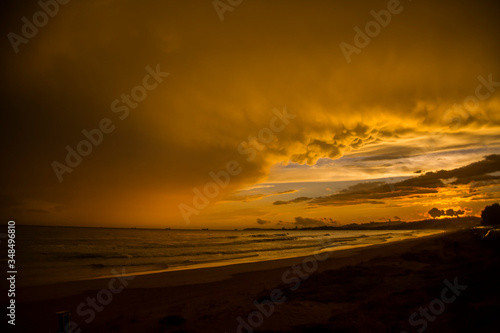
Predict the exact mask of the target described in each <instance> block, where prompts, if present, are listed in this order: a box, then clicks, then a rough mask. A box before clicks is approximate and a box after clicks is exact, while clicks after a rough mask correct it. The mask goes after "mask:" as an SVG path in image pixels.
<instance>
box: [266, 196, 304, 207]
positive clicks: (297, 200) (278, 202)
mask: <svg viewBox="0 0 500 333" xmlns="http://www.w3.org/2000/svg"><path fill="white" fill-rule="evenodd" d="M311 199H312V198H309V197H298V198H295V199H292V200H288V201H280V200H278V201H275V202H273V205H288V204H291V203H299V202H303V201H308V200H311Z"/></svg>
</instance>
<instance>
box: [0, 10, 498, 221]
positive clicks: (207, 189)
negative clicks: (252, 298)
mask: <svg viewBox="0 0 500 333" xmlns="http://www.w3.org/2000/svg"><path fill="white" fill-rule="evenodd" d="M61 2H62V3H64V1H62V0H61ZM46 3H47V5H43V6H42V5H41V4H40V3H38V2H36V1H14V0H7V1H4V2H3V3H2V4H1V7H2V9H1V20H0V21H1V23H0V26H1V29H2V32H3V34H4V36H5V37H4V38H3V42H2V44H1V47H2V52H1V66H2V80H1V85H2V89H1V101H2V104H3V106H2V110H3V112H2V113H3V120H2V122H1V136H2V138H1V143H0V144H1V147H2V157H3V160H2V172H1V176H0V182H1V187H0V198H1V200H0V216H1V218H2V220H5V221H6V220H15V221H16V222H17V223H18V224H39V225H64V226H73V225H74V226H110V227H152V228H165V227H171V228H207V227H208V228H225V229H228V228H229V229H233V228H246V227H266V228H275V227H294V226H299V227H302V226H319V225H342V224H347V223H362V222H369V221H378V222H382V221H388V220H392V221H395V220H404V221H411V220H418V219H423V218H429V217H430V215H429V214H428V211H429V210H431V209H432V208H437V209H438V210H443V211H446V210H449V209H452V212H454V213H453V214H455V212H458V213H460V214H458V213H457V215H460V216H465V215H479V214H480V212H481V210H482V209H483V208H484V207H485V206H486V205H489V204H492V203H494V202H499V201H500V182H499V179H500V178H499V177H500V157H499V156H500V134H499V133H500V131H499V129H500V93H499V90H500V62H499V61H498V59H499V55H500V39H499V38H498V32H499V28H500V20H499V18H498V13H499V10H498V3H497V1H487V0H479V1H475V2H473V3H472V2H470V3H469V2H467V3H466V2H456V1H451V0H449V1H446V0H444V1H430V0H427V1H426V0H414V1H410V0H404V1H400V2H398V1H394V0H391V1H363V2H360V1H358V2H349V3H346V2H345V1H326V0H323V1H320V0H313V1H292V0H287V1H284V0H282V1H278V0H277V1H263V0H261V1H258V0H255V1H236V0H232V1H228V0H220V1H208V0H207V1H201V0H200V1H159V0H158V1H156V0H152V1H148V2H147V3H140V2H135V1H126V0H120V1H118V0H87V1H69V2H67V3H64V4H62V3H59V2H55V1H52V0H47V1H46ZM44 8H45V9H44ZM43 11H45V12H47V14H44V12H43ZM35 23H36V25H35Z"/></svg>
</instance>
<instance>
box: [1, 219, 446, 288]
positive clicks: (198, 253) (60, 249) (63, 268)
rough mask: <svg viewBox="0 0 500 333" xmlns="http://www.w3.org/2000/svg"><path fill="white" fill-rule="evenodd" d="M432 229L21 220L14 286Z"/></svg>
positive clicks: (224, 261) (277, 254)
mask: <svg viewBox="0 0 500 333" xmlns="http://www.w3.org/2000/svg"><path fill="white" fill-rule="evenodd" d="M436 232H438V231H436V230H418V231H413V230H167V229H163V230H160V229H118V228H83V227H44V226H19V225H18V226H16V268H17V271H18V277H19V284H21V285H24V286H40V285H46V284H53V283H59V282H65V281H75V280H85V279H93V278H98V277H101V276H109V275H110V274H111V271H112V270H117V271H119V272H122V270H123V269H125V272H127V273H141V274H142V273H148V272H149V273H151V272H162V271H172V270H181V269H195V268H201V267H214V266H222V265H231V264H238V263H246V262H256V261H264V260H273V259H280V258H290V257H299V256H306V255H310V254H313V253H318V252H322V251H336V250H340V249H347V248H354V247H362V246H369V245H374V244H381V243H387V242H392V241H397V240H403V239H409V238H415V237H421V236H426V235H430V234H433V233H436ZM3 245H4V244H2V248H3ZM2 260H5V261H6V260H7V259H2ZM5 265H7V263H6V262H5Z"/></svg>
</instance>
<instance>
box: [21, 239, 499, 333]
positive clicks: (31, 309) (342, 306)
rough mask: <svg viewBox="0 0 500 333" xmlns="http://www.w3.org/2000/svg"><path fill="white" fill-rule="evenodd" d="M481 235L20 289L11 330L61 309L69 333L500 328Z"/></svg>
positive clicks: (36, 325) (43, 325) (491, 247)
mask: <svg viewBox="0 0 500 333" xmlns="http://www.w3.org/2000/svg"><path fill="white" fill-rule="evenodd" d="M481 232H484V231H477V230H462V231H454V232H447V233H441V234H437V235H432V236H427V237H421V238H416V239H409V240H403V241H397V242H392V243H388V244H381V245H373V246H369V247H360V248H354V249H347V250H339V251H333V252H324V253H322V254H317V255H316V256H313V255H311V256H306V257H297V258H287V259H281V260H271V261H263V262H254V263H241V264H235V265H227V266H221V267H211V268H199V269H193V270H180V271H173V272H164V273H156V274H144V275H136V276H135V277H133V276H121V274H120V273H122V272H120V271H119V270H117V271H116V273H117V274H116V276H115V277H106V278H102V279H92V280H85V281H72V282H67V283H58V284H55V285H46V286H43V287H37V286H34V287H25V288H21V289H19V290H18V294H17V323H16V329H17V330H18V331H23V332H27V331H35V330H36V331H42V332H44V331H46V332H55V331H57V316H56V312H59V311H63V310H66V311H70V312H71V321H72V322H71V328H72V331H73V332H110V331H111V332H252V331H253V332H402V331H406V332H417V331H418V330H419V329H424V326H425V330H426V331H427V332H460V331H464V332H466V331H467V332H470V331H474V332H496V331H498V329H499V328H500V324H499V321H498V320H497V319H496V317H495V316H496V313H498V310H499V309H500V301H499V299H500V298H499V297H498V295H500V288H499V287H498V281H499V279H498V278H499V277H500V273H499V272H497V271H498V270H495V269H496V268H497V267H500V265H499V261H500V260H499V256H498V254H499V247H498V244H495V243H492V242H491V241H490V242H487V241H485V240H483V239H482V238H481ZM449 285H451V286H452V287H453V286H455V287H454V288H455V289H453V290H449V291H448V293H446V292H443V289H445V288H448V289H450V287H449ZM454 292H455V293H456V294H458V295H456V294H453V293H454ZM442 295H444V296H442ZM442 297H444V298H443V299H442V300H441V298H442ZM452 298H453V301H450V302H448V301H449V300H450V299H452ZM429 305H431V309H430V312H428V313H427V315H428V317H426V316H425V313H423V314H421V313H420V309H425V308H426V307H429ZM415 313H416V315H415ZM410 318H412V319H413V320H412V321H411V322H410ZM422 331H423V330H422Z"/></svg>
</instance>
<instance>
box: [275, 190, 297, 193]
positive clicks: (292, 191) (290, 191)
mask: <svg viewBox="0 0 500 333" xmlns="http://www.w3.org/2000/svg"><path fill="white" fill-rule="evenodd" d="M295 192H298V190H286V191H281V192H277V193H276V194H287V193H295Z"/></svg>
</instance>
